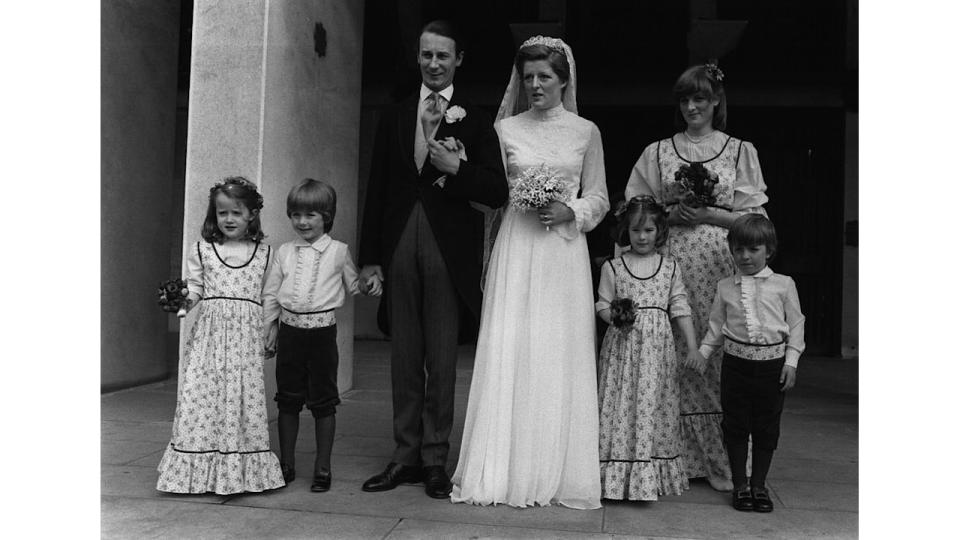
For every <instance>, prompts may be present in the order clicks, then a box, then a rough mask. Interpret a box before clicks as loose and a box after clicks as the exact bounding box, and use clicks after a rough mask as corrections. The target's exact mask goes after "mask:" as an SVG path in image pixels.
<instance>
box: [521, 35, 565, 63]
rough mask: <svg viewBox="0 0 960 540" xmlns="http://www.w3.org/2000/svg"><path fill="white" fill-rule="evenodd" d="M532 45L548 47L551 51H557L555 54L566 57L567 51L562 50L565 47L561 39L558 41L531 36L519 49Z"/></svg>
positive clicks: (556, 39) (557, 39)
mask: <svg viewBox="0 0 960 540" xmlns="http://www.w3.org/2000/svg"><path fill="white" fill-rule="evenodd" d="M532 45H543V46H544V47H548V48H550V49H553V50H555V51H557V52H561V53H563V54H564V56H566V54H567V51H566V50H564V47H565V46H566V43H564V42H563V40H562V39H559V38H552V37H545V36H533V37H532V38H530V39H528V40H526V41H524V42H523V45H520V48H521V49H522V48H524V47H530V46H532ZM567 61H570V59H569V58H567Z"/></svg>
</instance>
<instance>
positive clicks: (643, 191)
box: [623, 143, 663, 203]
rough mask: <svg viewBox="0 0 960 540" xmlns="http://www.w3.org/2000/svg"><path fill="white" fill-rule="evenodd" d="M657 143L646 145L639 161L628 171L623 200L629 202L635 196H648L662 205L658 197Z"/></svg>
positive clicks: (658, 168)
mask: <svg viewBox="0 0 960 540" xmlns="http://www.w3.org/2000/svg"><path fill="white" fill-rule="evenodd" d="M658 146H659V144H658V143H651V144H648V145H647V147H646V148H644V150H643V153H642V154H640V159H638V160H637V162H636V163H635V164H634V165H633V170H632V171H630V179H629V180H627V188H626V189H625V190H624V193H623V195H624V200H625V201H629V200H630V199H632V198H634V197H636V196H637V195H649V196H651V197H653V198H654V199H656V200H657V201H658V202H660V203H663V200H662V198H661V196H660V166H659V164H658V163H657V147H658Z"/></svg>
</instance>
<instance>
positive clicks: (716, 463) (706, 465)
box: [680, 412, 730, 478]
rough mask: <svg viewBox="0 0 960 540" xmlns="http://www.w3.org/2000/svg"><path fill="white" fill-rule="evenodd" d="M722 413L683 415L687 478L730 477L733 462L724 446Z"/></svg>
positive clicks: (682, 434)
mask: <svg viewBox="0 0 960 540" xmlns="http://www.w3.org/2000/svg"><path fill="white" fill-rule="evenodd" d="M722 419H723V413H719V412H718V413H713V414H690V415H682V414H681V415H680V433H681V436H682V437H683V444H684V454H683V458H684V466H685V468H686V470H687V478H704V477H707V476H714V477H720V478H730V462H729V461H728V460H727V451H726V448H725V447H724V445H723V430H722V429H721V427H720V421H721V420H722Z"/></svg>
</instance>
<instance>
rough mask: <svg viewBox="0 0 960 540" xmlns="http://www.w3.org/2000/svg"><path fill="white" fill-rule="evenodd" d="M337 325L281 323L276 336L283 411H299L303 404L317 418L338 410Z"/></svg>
mask: <svg viewBox="0 0 960 540" xmlns="http://www.w3.org/2000/svg"><path fill="white" fill-rule="evenodd" d="M339 361H340V358H339V354H338V352H337V325H336V324H334V325H332V326H325V327H322V328H297V327H295V326H289V325H286V324H283V323H280V331H279V334H278V337H277V395H276V397H274V400H275V401H276V402H277V408H279V409H280V412H281V413H287V414H300V410H301V409H302V408H303V406H304V405H306V406H307V408H308V409H310V412H311V413H313V416H314V418H323V417H325V416H331V415H333V414H335V413H336V407H337V404H339V403H340V392H339V390H338V389H337V364H338V363H339Z"/></svg>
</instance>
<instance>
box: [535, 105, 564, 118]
mask: <svg viewBox="0 0 960 540" xmlns="http://www.w3.org/2000/svg"><path fill="white" fill-rule="evenodd" d="M564 112H566V109H564V108H563V102H561V103H559V104H557V106H556V107H552V108H550V109H536V108H533V107H531V108H530V115H531V116H533V117H534V118H536V119H537V120H554V119H556V118H559V117H560V116H562V115H563V113H564Z"/></svg>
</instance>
